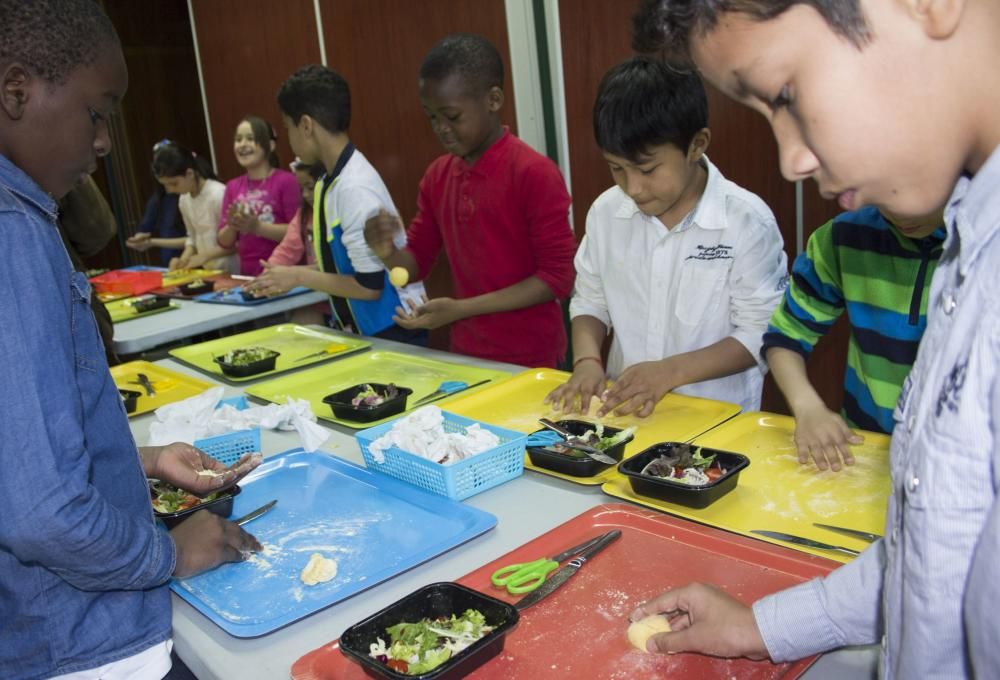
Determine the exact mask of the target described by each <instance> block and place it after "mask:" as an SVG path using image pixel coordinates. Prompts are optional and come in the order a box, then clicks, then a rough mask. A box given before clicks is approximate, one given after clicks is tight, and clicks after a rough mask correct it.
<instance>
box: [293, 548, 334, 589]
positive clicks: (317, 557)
mask: <svg viewBox="0 0 1000 680" xmlns="http://www.w3.org/2000/svg"><path fill="white" fill-rule="evenodd" d="M336 575H337V561H336V560H331V559H330V558H329V557H323V555H322V554H321V553H313V554H312V555H311V556H310V557H309V563H308V564H307V565H306V566H305V568H304V569H303V570H302V574H301V575H300V576H299V578H300V579H302V582H303V583H305V584H306V585H307V586H314V585H316V584H317V583H325V582H327V581H329V580H330V579H332V578H333V577H334V576H336Z"/></svg>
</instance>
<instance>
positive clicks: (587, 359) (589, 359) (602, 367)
mask: <svg viewBox="0 0 1000 680" xmlns="http://www.w3.org/2000/svg"><path fill="white" fill-rule="evenodd" d="M581 361H596V362H597V365H598V366H600V367H601V370H604V362H603V361H601V358H600V357H580V358H579V359H576V360H575V361H573V368H574V369H575V368H576V365H577V364H579V363H580V362H581Z"/></svg>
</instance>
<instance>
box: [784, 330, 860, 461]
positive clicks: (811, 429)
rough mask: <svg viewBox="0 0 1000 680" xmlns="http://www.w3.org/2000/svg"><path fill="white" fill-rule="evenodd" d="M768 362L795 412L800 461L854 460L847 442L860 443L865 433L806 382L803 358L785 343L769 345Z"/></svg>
mask: <svg viewBox="0 0 1000 680" xmlns="http://www.w3.org/2000/svg"><path fill="white" fill-rule="evenodd" d="M766 358H767V364H768V366H770V367H771V373H772V374H773V375H774V380H775V382H777V383H778V387H779V388H781V393H782V394H784V395H785V401H787V402H788V407H789V408H790V409H791V410H792V413H793V414H794V415H795V448H796V449H797V450H798V454H799V462H800V463H803V464H804V463H807V462H808V461H809V456H812V459H813V460H814V461H815V462H816V467H818V468H819V469H820V470H826V469H827V467H829V468H831V469H833V470H834V471H837V470H840V461H841V459H843V461H844V464H845V465H853V464H854V456H852V455H851V449H850V448H849V446H848V445H849V444H860V443H862V442H863V441H864V437H862V436H861V435H858V434H855V433H853V432H851V429H850V428H849V427H848V426H847V423H845V422H844V419H843V418H841V417H840V416H839V415H838V414H836V413H834V412H833V411H831V410H830V409H828V408H827V407H826V404H824V403H823V399H822V397H820V396H819V394H818V393H817V392H816V390H815V389H814V388H813V386H812V384H811V383H810V382H809V376H808V375H807V373H806V361H805V359H804V358H803V357H802V355H801V354H799V353H798V352H794V351H792V350H790V349H785V348H784V347H769V348H768V349H767V353H766Z"/></svg>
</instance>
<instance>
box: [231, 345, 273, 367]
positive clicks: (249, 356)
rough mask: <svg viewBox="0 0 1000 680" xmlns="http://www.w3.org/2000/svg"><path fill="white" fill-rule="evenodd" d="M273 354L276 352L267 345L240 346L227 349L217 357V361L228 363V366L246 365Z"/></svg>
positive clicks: (268, 357)
mask: <svg viewBox="0 0 1000 680" xmlns="http://www.w3.org/2000/svg"><path fill="white" fill-rule="evenodd" d="M275 354H277V352H275V351H274V350H273V349H268V348H267V347H241V348H239V349H231V350H229V351H228V352H226V353H225V354H223V355H222V356H221V357H219V361H221V362H223V363H226V364H229V365H230V366H246V365H248V364H255V363H257V362H258V361H264V360H265V359H270V358H271V357H273V356H274V355H275Z"/></svg>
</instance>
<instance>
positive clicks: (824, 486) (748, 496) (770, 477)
mask: <svg viewBox="0 0 1000 680" xmlns="http://www.w3.org/2000/svg"><path fill="white" fill-rule="evenodd" d="M794 429H795V421H794V420H793V419H792V418H790V417H788V416H782V415H777V414H773V413H744V414H741V415H739V416H736V417H735V418H733V419H732V420H730V421H729V422H726V423H723V424H722V425H720V426H719V427H717V428H715V429H714V430H712V431H710V432H707V433H706V434H704V435H702V436H700V437H697V438H696V439H695V440H694V443H695V444H698V445H700V446H707V447H710V448H714V449H722V450H725V451H735V452H736V453H742V454H743V455H745V456H747V457H748V458H749V459H750V466H749V467H747V468H745V469H744V470H743V471H742V472H741V473H740V478H739V482H738V484H737V485H736V488H735V489H733V490H732V491H730V492H729V493H728V494H726V495H725V496H723V497H722V498H720V499H719V500H717V501H716V502H715V503H713V504H711V505H709V506H708V507H707V508H703V509H701V510H699V509H696V508H688V507H685V506H683V505H677V504H675V503H668V502H666V501H661V500H657V499H655V498H647V497H645V496H638V495H636V494H635V493H633V491H632V486H631V484H629V481H628V478H627V477H624V476H622V475H616V476H615V478H614V479H613V480H611V481H609V482H608V483H607V484H605V485H604V486H603V490H604V492H605V493H607V494H609V495H611V496H615V497H617V498H624V499H625V500H627V501H632V502H633V503H639V504H640V505H645V506H647V507H650V508H654V509H656V510H662V511H663V512H667V513H669V514H671V515H677V516H679V517H685V518H687V519H693V520H695V521H697V522H702V523H703V524H710V525H712V526H715V527H719V528H721V529H726V530H728V531H734V532H736V533H739V534H743V535H745V536H750V537H751V538H757V539H760V540H766V541H769V542H771V543H775V544H776V545H783V546H785V547H787V548H794V549H796V550H802V551H804V552H808V553H812V554H814V555H820V556H822V557H827V558H829V559H832V560H838V561H840V562H848V561H850V560H851V559H852V558H851V557H850V556H849V555H845V554H843V553H839V552H836V551H831V550H814V549H812V548H806V547H804V546H797V545H793V544H791V543H785V542H784V541H772V540H771V539H766V538H764V537H762V536H758V535H756V534H751V533H750V530H751V529H765V530H770V531H783V532H785V533H788V534H794V535H796V536H802V537H804V538H811V539H813V540H816V541H823V542H824V543H832V544H834V545H840V546H844V547H846V548H854V549H855V550H863V549H864V548H866V547H867V546H868V543H867V542H866V541H863V540H859V539H856V538H852V537H850V536H845V535H843V534H840V533H836V532H832V531H829V530H827V529H820V528H818V527H814V526H813V525H812V523H813V522H821V523H823V524H832V525H834V526H839V527H846V528H849V529H858V530H860V531H870V532H873V533H876V534H881V533H882V531H883V530H884V528H885V511H886V504H887V503H888V499H889V488H890V482H889V437H888V436H887V435H884V434H877V433H874V432H862V433H861V434H863V435H864V437H865V441H864V443H863V444H861V445H859V446H854V447H852V451H853V453H854V457H855V460H856V462H855V463H854V465H853V466H850V467H847V468H845V469H842V470H841V471H840V472H832V471H830V470H827V471H826V472H820V471H819V470H818V469H817V468H816V467H815V465H812V464H810V465H801V464H800V463H799V459H798V457H797V456H796V455H795V445H794V444H793V443H792V433H793V431H794Z"/></svg>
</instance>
